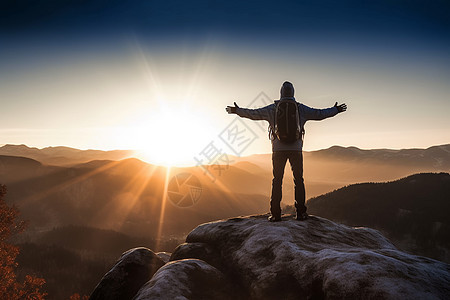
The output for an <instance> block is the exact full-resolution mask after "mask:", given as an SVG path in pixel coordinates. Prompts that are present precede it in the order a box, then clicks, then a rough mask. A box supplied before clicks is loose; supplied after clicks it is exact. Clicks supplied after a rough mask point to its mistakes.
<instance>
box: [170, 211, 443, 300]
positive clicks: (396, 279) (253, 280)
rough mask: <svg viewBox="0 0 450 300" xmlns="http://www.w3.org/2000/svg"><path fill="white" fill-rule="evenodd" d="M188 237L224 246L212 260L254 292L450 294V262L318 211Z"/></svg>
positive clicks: (247, 220) (232, 222) (220, 225)
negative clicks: (412, 250) (402, 248)
mask: <svg viewBox="0 0 450 300" xmlns="http://www.w3.org/2000/svg"><path fill="white" fill-rule="evenodd" d="M186 242H187V243H203V244H205V245H208V247H210V248H212V249H220V251H219V252H218V253H220V254H219V255H220V257H217V258H215V260H217V259H219V260H220V261H221V265H222V266H224V267H223V269H222V272H224V274H226V275H227V276H229V277H230V278H231V279H232V280H233V281H234V282H236V283H239V284H240V285H241V286H243V289H244V290H245V291H244V293H246V294H248V297H249V298H252V299H305V298H317V299H324V298H325V299H380V298H382V299H445V298H447V297H448V295H450V265H448V264H445V263H442V262H439V261H436V260H432V259H429V258H425V257H420V256H414V255H409V254H406V253H404V252H401V251H399V250H397V249H396V248H395V247H394V246H393V245H392V244H391V243H390V242H389V241H388V240H387V239H386V238H385V237H383V236H382V235H381V234H380V233H379V232H378V231H376V230H373V229H369V228H352V227H348V226H345V225H340V224H336V223H334V222H331V221H329V220H326V219H323V218H320V217H315V216H311V217H310V218H309V219H308V220H306V221H296V220H294V219H293V218H292V217H289V218H287V217H284V218H283V221H282V222H276V223H271V222H268V221H267V219H266V216H251V217H242V218H233V219H229V220H225V221H218V222H212V223H206V224H203V225H200V226H198V227H197V228H196V229H194V230H193V231H192V232H191V233H190V234H189V235H188V237H187V239H186ZM176 255H177V253H176V251H175V252H174V253H173V254H172V257H175V256H176ZM194 258H195V257H194ZM203 258H204V259H205V260H206V261H207V262H209V261H208V259H207V258H205V257H203Z"/></svg>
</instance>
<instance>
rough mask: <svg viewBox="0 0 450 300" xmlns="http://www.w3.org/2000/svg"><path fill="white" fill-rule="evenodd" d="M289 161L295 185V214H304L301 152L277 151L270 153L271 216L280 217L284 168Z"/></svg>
mask: <svg viewBox="0 0 450 300" xmlns="http://www.w3.org/2000/svg"><path fill="white" fill-rule="evenodd" d="M288 159H289V163H290V164H291V170H292V173H293V175H294V184H295V208H296V209H297V214H301V213H304V212H306V206H305V183H304V181H303V155H302V152H301V151H277V152H273V153H272V166H273V180H272V197H271V199H270V212H271V213H272V216H275V217H280V216H281V207H280V202H281V197H282V192H281V191H282V189H281V186H282V184H283V175H284V167H285V166H286V161H287V160H288Z"/></svg>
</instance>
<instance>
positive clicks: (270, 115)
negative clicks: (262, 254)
mask: <svg viewBox="0 0 450 300" xmlns="http://www.w3.org/2000/svg"><path fill="white" fill-rule="evenodd" d="M294 104H295V105H294ZM292 105H294V106H292ZM289 107H294V108H296V109H295V111H294V112H293V111H292V109H291V110H290V113H287V112H289ZM346 110H347V105H345V104H340V105H338V103H337V102H336V103H335V104H334V106H333V107H330V108H326V109H316V108H311V107H308V106H306V105H304V104H302V103H298V102H297V101H295V98H294V86H293V85H292V83H290V82H288V81H285V82H284V83H283V85H282V86H281V90H280V100H276V101H275V102H274V103H272V104H269V105H267V106H265V107H262V108H258V109H247V108H240V107H239V106H238V105H237V104H236V102H234V106H227V108H226V111H227V112H228V113H229V114H237V115H238V116H240V117H242V118H248V119H251V120H266V121H268V122H269V136H270V139H271V141H272V166H273V180H272V196H271V199H270V212H271V216H270V217H269V221H271V222H277V221H281V207H280V202H281V197H282V193H281V191H282V188H281V186H282V183H283V175H284V167H285V165H286V161H287V160H288V159H289V163H290V164H291V170H292V173H293V175H294V184H295V208H296V209H297V216H296V219H297V220H306V219H307V218H308V214H307V213H306V206H305V184H304V181H303V155H302V147H303V134H304V129H303V128H304V126H305V123H306V121H308V120H317V121H319V120H323V119H326V118H329V117H333V116H335V115H337V114H338V113H341V112H344V111H346ZM291 120H294V121H291ZM289 122H290V123H289ZM288 124H290V125H288ZM292 124H293V125H292ZM286 132H287V133H286ZM289 132H290V133H289Z"/></svg>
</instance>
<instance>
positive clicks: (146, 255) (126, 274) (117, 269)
mask: <svg viewBox="0 0 450 300" xmlns="http://www.w3.org/2000/svg"><path fill="white" fill-rule="evenodd" d="M163 265H164V261H163V260H162V259H161V258H159V257H158V256H157V255H156V254H155V253H154V252H153V251H152V250H150V249H147V248H143V247H141V248H134V249H131V250H128V251H126V252H124V253H123V254H122V256H121V257H120V258H119V260H118V261H117V263H116V264H115V265H114V266H113V268H112V269H111V270H110V271H109V272H108V273H106V274H105V276H103V278H102V280H101V281H100V283H99V284H98V285H97V286H96V287H95V289H94V291H93V292H92V294H91V296H90V297H89V299H90V300H101V299H102V300H104V299H108V300H114V299H117V300H127V299H133V297H134V296H135V295H136V293H137V292H138V291H139V289H140V288H141V286H142V285H143V284H144V283H146V282H147V281H148V280H150V278H152V276H153V274H154V273H155V272H156V271H157V270H158V269H159V268H160V267H162V266H163Z"/></svg>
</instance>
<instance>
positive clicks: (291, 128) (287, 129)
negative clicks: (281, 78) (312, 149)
mask: <svg viewBox="0 0 450 300" xmlns="http://www.w3.org/2000/svg"><path fill="white" fill-rule="evenodd" d="M303 133H304V130H303V129H302V128H301V125H300V116H299V113H298V103H297V102H296V101H295V100H294V99H281V100H279V101H278V102H277V104H276V107H275V128H274V129H273V136H274V138H277V139H279V140H280V141H281V142H282V143H293V142H295V141H296V140H298V139H300V138H302V136H303Z"/></svg>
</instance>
